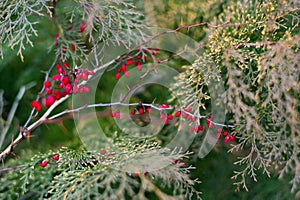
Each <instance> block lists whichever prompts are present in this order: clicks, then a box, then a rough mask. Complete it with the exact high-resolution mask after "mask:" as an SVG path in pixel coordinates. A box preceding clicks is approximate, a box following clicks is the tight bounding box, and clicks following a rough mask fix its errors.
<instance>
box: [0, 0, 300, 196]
mask: <svg viewBox="0 0 300 200" xmlns="http://www.w3.org/2000/svg"><path fill="white" fill-rule="evenodd" d="M142 4H144V7H143V8H140V7H142ZM299 5H300V4H299V3H298V2H297V1H246V0H245V1H224V2H222V1H218V0H214V1H206V0H201V1H198V0H192V1H169V0H158V1H154V2H153V1H148V0H145V1H142V2H139V3H137V2H134V1H118V0H109V1H100V0H99V1H94V0H93V1H92V0H83V1H73V0H67V1H59V0H55V1H48V0H45V1H43V0H39V1H27V0H23V1H17V0H3V1H1V2H0V7H1V8H0V10H1V12H0V19H1V20H0V28H1V30H5V31H2V32H1V33H0V54H1V56H3V52H4V55H5V56H4V58H5V59H4V60H3V62H2V63H1V64H0V72H1V74H2V75H1V77H0V78H1V88H2V87H3V88H4V89H5V90H4V91H5V92H4V95H7V96H4V97H3V92H2V90H1V91H0V114H1V118H0V129H1V130H2V129H4V127H5V126H7V124H9V125H10V123H8V121H9V120H8V115H9V113H10V111H9V108H8V107H10V106H11V104H12V102H14V100H15V99H14V98H15V96H16V95H15V94H16V93H17V89H16V88H19V87H20V85H24V84H27V82H29V81H32V80H38V81H37V83H38V84H37V85H42V78H41V77H40V76H38V75H37V74H38V72H37V71H41V70H42V71H45V70H47V68H48V66H49V65H50V63H51V61H49V58H48V57H54V56H53V54H54V51H56V52H55V53H56V54H58V55H59V58H60V59H63V60H64V61H67V62H73V67H74V68H75V67H76V66H79V65H80V64H81V63H83V61H84V59H85V58H87V55H88V54H89V53H91V52H93V51H94V52H95V55H93V56H95V58H94V59H91V60H93V61H94V63H89V65H92V66H93V67H99V66H100V65H101V64H103V63H105V62H106V61H107V60H106V59H108V58H106V57H97V56H98V55H97V51H98V50H99V51H100V52H101V50H103V49H105V50H106V48H109V47H110V46H109V45H115V46H122V47H127V48H128V49H129V47H130V46H131V45H132V44H135V43H141V42H143V41H145V37H146V36H147V33H146V32H145V30H146V28H145V26H144V24H146V23H148V24H150V25H159V26H161V27H169V28H172V29H175V28H177V27H178V26H180V25H193V24H198V23H203V22H207V23H209V25H211V26H209V25H207V26H206V25H203V26H200V27H194V28H190V29H188V31H186V32H185V31H184V30H185V29H182V30H180V31H181V32H184V33H185V34H189V35H190V36H192V37H193V38H194V39H196V40H197V41H199V44H200V46H201V47H204V48H203V50H204V51H203V53H202V55H201V56H200V57H199V58H198V59H197V60H196V61H195V62H194V63H193V64H192V65H190V66H188V65H187V64H186V63H185V62H183V61H182V60H180V59H178V60H176V59H174V60H171V61H170V62H169V64H171V65H174V68H176V69H180V71H181V73H180V74H179V76H177V77H175V79H176V84H174V86H173V88H171V91H172V92H173V94H174V97H173V98H170V99H169V102H176V99H183V100H184V101H183V102H180V103H183V104H181V106H182V107H183V108H184V107H188V106H189V107H192V108H193V112H194V113H193V114H195V115H197V116H198V117H199V118H200V117H201V116H209V115H214V113H212V112H213V108H214V106H219V105H222V104H224V105H226V111H225V113H224V115H225V117H224V116H223V117H224V118H225V122H221V121H219V123H225V124H230V125H233V126H234V127H232V128H228V129H229V130H230V132H231V134H233V135H235V136H236V138H237V142H236V143H232V145H224V146H222V144H223V143H222V142H219V143H218V144H217V146H216V147H215V150H216V151H215V152H212V153H211V154H210V155H209V156H208V157H206V158H205V159H204V160H200V161H199V159H198V158H197V156H196V154H195V155H192V154H191V153H190V152H182V151H181V149H166V148H164V147H161V145H162V146H163V145H164V144H165V143H167V142H168V141H170V140H171V139H172V137H174V134H173V132H174V129H175V128H176V129H177V128H178V126H174V127H172V128H170V127H164V129H163V130H162V134H161V135H159V136H158V137H156V136H153V137H144V138H139V139H137V138H134V136H136V135H134V133H135V131H136V130H135V129H134V128H132V129H126V130H117V131H116V129H117V128H116V125H115V124H113V125H112V121H113V120H112V119H111V118H102V119H99V121H100V122H101V123H102V125H103V127H105V130H104V132H108V133H107V134H106V137H108V140H109V141H110V142H111V144H113V145H111V146H109V145H108V144H106V143H103V142H102V141H100V140H99V141H97V143H96V142H95V141H94V140H95V139H94V138H93V136H94V135H93V134H94V128H95V127H92V126H90V125H89V120H81V121H80V123H79V127H76V128H79V129H80V128H82V129H84V130H85V131H86V133H91V135H88V134H86V135H85V137H86V139H87V141H88V139H90V141H91V143H90V144H92V145H97V147H101V148H102V149H105V150H106V152H105V153H103V152H102V153H101V152H96V151H91V150H88V149H84V148H82V147H81V144H80V142H79V141H78V140H79V139H78V138H77V137H75V136H74V135H75V133H74V132H75V130H74V129H75V128H74V124H73V123H72V122H70V121H66V122H58V124H55V125H49V126H48V125H47V126H46V125H43V126H41V127H39V128H37V129H36V130H35V131H34V132H33V133H32V134H33V135H34V137H32V138H30V142H31V143H30V144H29V143H26V142H25V141H24V143H25V144H24V143H21V144H20V145H18V148H16V149H15V150H16V151H14V152H15V153H16V154H17V155H18V157H17V158H11V157H8V159H7V160H6V162H5V163H4V164H5V167H8V169H9V171H8V172H5V173H2V174H1V175H0V179H1V183H2V184H1V185H0V199H17V198H18V199H19V198H20V199H199V198H200V194H201V193H200V192H199V191H202V192H203V193H204V195H203V196H202V197H204V198H208V199H211V198H224V199H225V198H236V199H250V198H251V199H265V198H273V197H275V196H276V195H278V196H277V198H282V199H284V198H286V199H288V198H293V197H294V196H295V195H294V194H290V193H286V191H287V190H289V189H290V187H289V185H288V184H286V183H288V182H289V181H290V180H291V184H292V188H291V191H292V192H297V191H298V190H299V182H300V178H299V177H300V170H299V169H300V164H299V155H300V150H299V143H300V141H299V134H300V121H299V119H300V117H299V112H300V102H299V96H300V93H299V91H300V88H299V87H300V84H299V82H300V74H299V43H300V37H299V17H300V16H299V15H300V13H299ZM135 6H137V7H138V8H136V7H135ZM138 9H141V10H142V12H143V13H144V14H145V16H143V14H141V12H139V11H138ZM37 22H39V24H38V23H37ZM82 26H83V27H84V28H82ZM80 27H81V28H80ZM81 29H82V30H81ZM38 33H39V35H38ZM56 34H59V36H58V37H57V39H55V35H56ZM49 38H50V39H49ZM56 42H57V44H56ZM100 43H101V44H102V47H103V49H96V48H95V46H97V45H98V44H100ZM33 44H36V46H35V47H31V48H27V49H26V50H25V47H29V46H33ZM72 45H74V46H75V48H76V51H74V50H73V49H72ZM14 47H17V50H16V52H14V53H15V54H17V55H18V56H20V57H21V59H22V60H23V56H25V57H26V59H25V62H24V63H20V62H16V61H15V60H14V59H15V58H14V57H13V56H12V55H9V53H7V56H6V52H8V48H14ZM48 47H51V48H49V49H50V50H49V49H48V50H49V52H50V53H49V54H48V55H47V53H46V48H48ZM129 50H130V49H129ZM114 53H115V52H111V55H106V56H107V57H109V59H110V58H114V56H115V54H114ZM131 53H132V52H131ZM158 56H161V58H163V57H164V56H166V57H167V58H168V57H169V56H172V55H171V53H170V55H169V54H168V53H166V54H164V53H161V54H160V55H158ZM96 57H97V58H96ZM27 58H28V59H27ZM98 59H99V60H98ZM27 60H28V61H27ZM99 61H100V62H101V63H100V62H99ZM102 62H103V63H102ZM182 63H184V66H182V65H183V64H182ZM113 67H114V66H112V65H110V68H109V69H112V68H113ZM106 69H108V68H103V71H105V72H106ZM101 70H102V69H101ZM15 74H18V76H19V77H18V80H16V79H14V78H13V79H12V78H11V77H12V76H15ZM19 74H20V75H19ZM113 75H114V74H113V73H112V72H108V73H106V74H105V76H103V78H102V79H101V82H100V85H101V88H99V91H97V94H96V96H97V100H99V101H100V102H106V101H110V96H109V95H107V94H109V92H110V91H111V90H112V88H113V86H114V84H115V82H113V81H114V80H113V78H111V77H112V76H113ZM215 83H217V84H215ZM211 85H214V87H211ZM221 86H222V87H223V86H224V90H222V89H223V88H221ZM26 90H27V96H26V95H25V97H24V100H23V101H22V102H20V106H19V107H20V108H21V109H20V110H19V111H18V112H19V113H18V112H17V114H16V116H18V119H17V118H14V121H12V128H11V129H9V130H10V131H9V134H7V137H6V144H9V143H10V142H11V141H12V140H13V139H14V138H15V135H14V132H17V131H18V129H21V127H19V126H20V124H24V122H25V121H26V119H27V118H26V117H28V114H29V113H30V111H29V103H28V102H30V101H31V100H32V99H34V98H35V96H36V94H37V93H38V91H28V88H26ZM7 91H9V92H7ZM108 91H109V92H108ZM219 91H224V92H222V93H218V92H219ZM157 95H159V97H157V98H155V96H157ZM163 95H166V96H169V95H170V93H169V91H167V90H166V88H163V87H156V86H154V87H152V86H150V90H147V91H146V92H143V93H140V94H136V96H134V97H133V98H132V99H131V100H132V102H138V101H141V102H145V101H147V102H150V101H152V99H155V100H156V101H157V102H160V101H165V99H164V96H163ZM215 96H217V97H218V98H217V99H215ZM4 99H7V101H5V100H4ZM69 105H70V102H67V103H66V104H63V105H62V106H66V107H68V106H69ZM63 109H64V108H63V107H62V108H58V109H57V110H56V111H62V110H63ZM108 112H110V109H107V110H104V111H103V110H101V112H100V114H103V115H104V116H105V114H106V115H107V113H108ZM219 117H221V116H215V118H216V119H219ZM135 120H136V121H138V120H139V119H135ZM147 120H148V119H147ZM33 121H34V120H33ZM138 122H139V121H138ZM199 122H202V123H203V121H201V120H199ZM143 123H145V122H142V123H141V124H143ZM146 123H149V122H148V121H147V122H146ZM54 126H55V128H54ZM63 133H64V134H63ZM139 134H141V133H137V135H139ZM90 136H91V138H89V137H90ZM185 136H186V135H182V136H181V137H182V138H183V140H184V139H185ZM1 137H2V136H1ZM200 140H202V137H197V138H196V139H195V142H194V143H193V144H192V146H191V147H190V151H193V152H197V151H198V150H199V146H200V145H201V141H200ZM51 145H52V146H51ZM61 146H68V148H66V147H63V148H60V149H59V148H57V147H61ZM0 148H1V150H2V149H3V148H4V146H1V145H0ZM23 148H24V149H26V150H25V151H23V150H20V149H23ZM45 148H53V149H59V150H53V151H49V152H48V149H47V150H46V149H45ZM229 148H230V150H229V152H231V153H232V154H228V153H227V152H225V151H226V150H227V149H229ZM220 149H221V150H220ZM44 152H47V153H44ZM54 154H58V155H59V156H60V159H59V161H57V162H56V161H55V160H53V159H52V158H51V156H52V155H54ZM190 157H191V158H193V159H197V161H196V160H191V159H190ZM236 158H238V160H236ZM42 160H48V161H49V162H50V164H48V166H46V167H45V168H42V167H40V162H41V161H42ZM175 160H176V161H175ZM149 161H151V162H150V163H149ZM187 162H189V163H190V162H192V163H193V166H196V170H194V169H195V167H192V166H191V165H190V164H187ZM24 163H26V164H24ZM232 163H234V164H235V165H233V164H232ZM148 165H151V168H156V169H157V170H149V169H150V167H149V166H148ZM16 166H17V167H16ZM10 167H11V168H10ZM18 167H20V168H21V169H19V168H18ZM17 170H19V171H17ZM190 173H191V174H190ZM232 173H234V175H233V174H232ZM267 176H269V177H271V178H270V180H269V182H268V181H265V180H264V178H265V177H267ZM277 176H279V178H281V179H282V181H281V182H279V181H278V180H277ZM193 177H197V178H198V177H201V179H202V180H203V182H204V183H203V187H202V185H201V188H200V186H199V184H198V183H199V181H198V180H197V179H196V178H195V179H193ZM230 177H232V179H233V180H230ZM256 181H258V183H256ZM278 183H280V184H281V185H280V186H278V185H279V184H278ZM232 184H234V185H236V186H237V190H240V189H241V188H244V189H245V190H249V191H250V192H249V193H244V192H241V193H234V192H233V191H232ZM212 185H216V187H212ZM273 190H278V191H279V190H280V192H278V193H274V191H273ZM217 192H219V193H217ZM216 193H217V194H216ZM298 194H299V193H298Z"/></svg>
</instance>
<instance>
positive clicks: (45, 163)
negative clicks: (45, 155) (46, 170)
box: [40, 160, 48, 167]
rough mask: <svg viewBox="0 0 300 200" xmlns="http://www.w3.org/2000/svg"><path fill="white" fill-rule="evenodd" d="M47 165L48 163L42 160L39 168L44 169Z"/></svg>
mask: <svg viewBox="0 0 300 200" xmlns="http://www.w3.org/2000/svg"><path fill="white" fill-rule="evenodd" d="M47 165H48V161H46V160H43V161H42V162H41V163H40V166H41V167H46V166H47Z"/></svg>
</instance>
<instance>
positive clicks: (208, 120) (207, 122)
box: [206, 119, 214, 128]
mask: <svg viewBox="0 0 300 200" xmlns="http://www.w3.org/2000/svg"><path fill="white" fill-rule="evenodd" d="M206 124H207V126H208V128H212V127H213V126H214V124H213V122H212V121H211V120H210V119H207V120H206Z"/></svg>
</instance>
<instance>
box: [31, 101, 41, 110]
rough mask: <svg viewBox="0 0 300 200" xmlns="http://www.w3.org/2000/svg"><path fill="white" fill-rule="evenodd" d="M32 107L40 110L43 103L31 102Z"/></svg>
mask: <svg viewBox="0 0 300 200" xmlns="http://www.w3.org/2000/svg"><path fill="white" fill-rule="evenodd" d="M31 107H32V108H34V109H35V110H36V111H38V112H39V111H40V110H41V108H42V107H41V104H40V102H38V101H32V102H31Z"/></svg>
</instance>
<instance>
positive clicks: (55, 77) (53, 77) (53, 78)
mask: <svg viewBox="0 0 300 200" xmlns="http://www.w3.org/2000/svg"><path fill="white" fill-rule="evenodd" d="M60 78H61V75H60V74H56V75H54V76H52V80H54V81H60Z"/></svg>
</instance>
